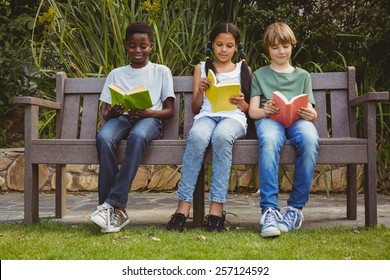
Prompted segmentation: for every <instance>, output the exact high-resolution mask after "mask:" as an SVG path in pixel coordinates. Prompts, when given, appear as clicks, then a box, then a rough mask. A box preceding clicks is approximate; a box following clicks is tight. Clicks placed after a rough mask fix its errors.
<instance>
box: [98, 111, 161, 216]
mask: <svg viewBox="0 0 390 280" xmlns="http://www.w3.org/2000/svg"><path fill="white" fill-rule="evenodd" d="M161 130H162V122H161V120H159V119H154V118H145V119H141V120H138V121H135V122H134V121H132V120H131V119H130V118H129V117H128V116H127V115H122V116H120V117H118V118H112V119H110V120H108V121H107V122H106V123H105V124H104V126H103V127H102V129H101V130H100V131H99V133H98V135H97V137H96V148H97V153H98V158H99V164H100V171H99V181H98V191H99V205H100V204H102V203H103V202H108V203H109V204H111V205H113V206H116V207H120V208H125V207H126V205H127V199H128V194H129V190H130V187H131V183H132V182H133V179H134V177H135V175H136V173H137V170H138V167H139V165H140V164H141V162H142V159H143V157H144V154H145V151H146V148H147V147H148V145H149V143H150V141H151V140H154V139H158V138H160V136H161ZM124 139H127V146H126V151H125V155H124V159H123V163H122V165H121V167H120V168H119V167H118V161H117V157H116V150H117V146H118V144H119V143H120V141H121V140H124Z"/></svg>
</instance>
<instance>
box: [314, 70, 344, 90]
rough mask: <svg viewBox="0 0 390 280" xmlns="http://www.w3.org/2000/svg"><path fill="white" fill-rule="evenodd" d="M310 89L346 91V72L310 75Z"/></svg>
mask: <svg viewBox="0 0 390 280" xmlns="http://www.w3.org/2000/svg"><path fill="white" fill-rule="evenodd" d="M310 75H311V79H312V87H313V89H316V90H332V89H347V88H348V79H347V73H346V72H329V73H311V74H310Z"/></svg>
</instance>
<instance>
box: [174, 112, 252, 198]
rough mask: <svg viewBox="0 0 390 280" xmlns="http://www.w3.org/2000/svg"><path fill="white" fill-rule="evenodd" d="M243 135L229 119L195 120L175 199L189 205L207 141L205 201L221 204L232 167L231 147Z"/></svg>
mask: <svg viewBox="0 0 390 280" xmlns="http://www.w3.org/2000/svg"><path fill="white" fill-rule="evenodd" d="M244 136H245V128H244V127H243V126H242V125H241V124H240V123H239V122H238V121H236V120H234V119H231V118H223V117H207V116H205V117H201V118H199V119H197V120H195V122H194V124H193V125H192V128H191V130H190V132H189V133H188V137H187V144H186V148H185V151H184V155H183V162H182V168H181V179H180V182H179V188H178V191H177V197H178V198H179V199H180V200H184V201H187V202H192V198H193V192H194V189H195V186H196V181H197V178H198V175H199V171H200V168H201V166H202V164H203V158H204V155H205V152H206V148H207V147H208V145H209V143H210V141H211V145H212V174H211V183H210V194H209V199H210V200H211V201H213V202H218V203H225V202H226V200H227V190H228V187H229V179H230V170H231V165H232V150H233V144H234V142H235V141H236V140H237V139H239V138H243V137H244Z"/></svg>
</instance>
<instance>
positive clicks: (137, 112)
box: [128, 109, 152, 121]
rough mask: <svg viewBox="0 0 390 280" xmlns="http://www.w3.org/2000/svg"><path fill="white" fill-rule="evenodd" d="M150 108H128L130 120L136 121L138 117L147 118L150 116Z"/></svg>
mask: <svg viewBox="0 0 390 280" xmlns="http://www.w3.org/2000/svg"><path fill="white" fill-rule="evenodd" d="M151 112H152V110H150V109H145V110H129V112H128V113H129V116H130V118H131V120H132V121H138V120H140V119H144V118H148V117H150V116H151Z"/></svg>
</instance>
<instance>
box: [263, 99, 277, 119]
mask: <svg viewBox="0 0 390 280" xmlns="http://www.w3.org/2000/svg"><path fill="white" fill-rule="evenodd" d="M277 113H279V109H278V107H276V106H275V102H274V101H272V100H268V101H267V102H265V104H264V115H265V117H266V118H268V117H269V115H271V114H277Z"/></svg>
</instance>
